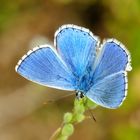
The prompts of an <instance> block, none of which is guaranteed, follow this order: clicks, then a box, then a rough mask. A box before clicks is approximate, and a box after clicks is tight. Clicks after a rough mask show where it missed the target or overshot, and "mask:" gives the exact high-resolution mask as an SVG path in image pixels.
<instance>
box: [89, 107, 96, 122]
mask: <svg viewBox="0 0 140 140" xmlns="http://www.w3.org/2000/svg"><path fill="white" fill-rule="evenodd" d="M88 112H89V114H90V116H91V118H92V119H93V120H94V121H95V122H97V121H96V118H95V117H94V115H93V113H92V111H91V109H90V108H89V107H88Z"/></svg>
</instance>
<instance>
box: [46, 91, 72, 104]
mask: <svg viewBox="0 0 140 140" xmlns="http://www.w3.org/2000/svg"><path fill="white" fill-rule="evenodd" d="M72 95H74V94H73V93H72V94H68V95H64V96H62V97H59V98H56V99H50V100H48V101H47V103H48V104H49V103H53V102H57V101H59V100H61V99H65V98H67V97H69V96H72ZM47 103H46V102H45V103H44V104H47Z"/></svg>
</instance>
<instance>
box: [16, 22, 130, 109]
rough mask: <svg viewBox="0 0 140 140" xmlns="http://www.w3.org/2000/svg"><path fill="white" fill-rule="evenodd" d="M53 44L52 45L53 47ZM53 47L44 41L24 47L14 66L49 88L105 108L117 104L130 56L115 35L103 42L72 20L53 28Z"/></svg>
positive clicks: (123, 94)
mask: <svg viewBox="0 0 140 140" xmlns="http://www.w3.org/2000/svg"><path fill="white" fill-rule="evenodd" d="M54 47H55V48H54ZM54 47H52V46H50V45H48V44H46V45H40V46H38V47H35V48H33V49H32V50H30V51H28V52H27V54H26V55H24V56H23V57H22V58H21V60H19V62H18V64H17V65H16V67H15V70H16V72H17V73H19V74H20V75H22V76H23V77H24V78H26V79H28V80H30V81H33V82H35V83H38V84H41V85H44V86H48V87H51V88H56V89H61V90H68V91H75V92H76V97H77V98H78V99H80V98H82V97H84V96H86V97H87V98H88V99H90V100H91V101H93V102H95V103H96V104H98V105H100V106H102V107H106V108H112V109H113V108H118V107H119V106H120V105H121V104H122V102H123V101H124V99H125V97H126V95H127V88H128V80H127V72H128V71H130V70H131V69H132V68H131V56H130V53H129V52H128V50H127V49H126V48H125V46H124V45H123V44H122V43H120V42H119V41H117V40H116V39H107V40H104V41H103V43H100V40H99V38H98V37H97V36H95V35H94V34H93V33H92V32H91V31H90V30H88V29H86V28H84V27H80V26H77V25H73V24H67V25H62V26H61V27H60V28H59V29H58V30H57V31H56V32H55V39H54Z"/></svg>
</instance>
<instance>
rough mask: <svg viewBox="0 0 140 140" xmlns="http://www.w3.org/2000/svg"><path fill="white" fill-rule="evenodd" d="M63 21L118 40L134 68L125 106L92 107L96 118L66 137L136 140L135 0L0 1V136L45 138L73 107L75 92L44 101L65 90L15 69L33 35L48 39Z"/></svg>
mask: <svg viewBox="0 0 140 140" xmlns="http://www.w3.org/2000/svg"><path fill="white" fill-rule="evenodd" d="M67 23H72V24H77V25H80V26H84V27H86V28H89V29H90V30H91V31H93V32H94V34H96V35H98V36H100V37H101V39H103V38H110V37H111V38H112V37H113V38H116V39H118V40H119V41H121V42H122V43H123V44H125V45H126V47H127V48H128V49H129V51H130V52H131V55H132V67H133V70H132V71H131V72H130V73H129V89H128V96H127V98H126V100H125V102H124V104H123V105H122V106H121V107H120V108H119V109H117V110H109V109H105V108H102V107H97V108H96V109H95V110H94V111H93V114H94V116H95V117H96V119H97V122H96V123H95V122H94V121H93V120H92V119H87V120H85V121H84V122H82V123H81V124H78V125H76V128H75V132H74V135H73V136H71V137H70V140H77V139H80V140H140V93H139V92H140V0H77V1H76V0H36V1H35V0H13V1H10V0H0V73H1V75H0V140H48V139H49V137H50V136H51V135H52V133H53V132H54V131H55V130H56V129H57V128H58V127H59V126H60V125H61V122H62V119H63V114H64V113H65V112H68V111H71V110H72V106H73V101H74V98H75V97H74V96H73V97H70V98H64V99H61V100H58V101H56V102H51V103H50V102H48V101H49V100H51V99H52V98H56V99H57V98H59V97H61V96H63V95H65V94H66V93H67V91H60V90H55V89H50V88H47V87H43V86H39V85H37V84H34V83H32V82H29V81H27V80H25V79H24V78H22V77H21V76H19V75H18V74H17V73H16V72H15V70H14V67H15V65H16V63H17V61H18V60H19V59H20V58H21V56H22V55H24V54H25V53H26V52H27V50H29V48H31V46H32V45H31V41H32V40H33V39H34V38H38V37H39V38H40V37H41V38H42V37H47V39H48V40H49V41H50V42H52V41H53V37H54V32H55V31H56V29H57V28H58V27H59V26H61V25H62V24H67ZM62 94H63V95H62ZM87 115H89V114H88V112H87ZM83 135H84V136H83Z"/></svg>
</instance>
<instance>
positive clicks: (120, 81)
mask: <svg viewBox="0 0 140 140" xmlns="http://www.w3.org/2000/svg"><path fill="white" fill-rule="evenodd" d="M126 91H127V78H126V72H119V73H115V74H112V75H110V76H106V77H105V78H104V79H102V80H100V81H98V82H97V83H95V84H94V85H93V86H92V87H91V88H90V90H89V91H88V92H87V93H86V96H87V97H88V98H89V99H91V100H92V101H93V102H95V103H96V104H98V105H101V106H103V107H106V108H117V107H118V106H120V104H121V103H122V102H123V100H124V99H125V97H126Z"/></svg>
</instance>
